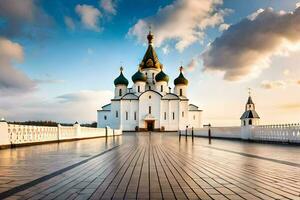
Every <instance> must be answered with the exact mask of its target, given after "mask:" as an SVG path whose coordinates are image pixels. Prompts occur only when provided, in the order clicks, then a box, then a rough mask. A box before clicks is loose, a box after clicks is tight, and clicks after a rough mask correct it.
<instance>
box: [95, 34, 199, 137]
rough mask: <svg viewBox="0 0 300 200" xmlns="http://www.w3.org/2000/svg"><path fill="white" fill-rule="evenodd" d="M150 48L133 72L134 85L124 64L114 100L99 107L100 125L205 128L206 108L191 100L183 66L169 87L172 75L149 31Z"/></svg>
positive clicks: (145, 128)
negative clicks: (202, 116) (203, 118)
mask: <svg viewBox="0 0 300 200" xmlns="http://www.w3.org/2000/svg"><path fill="white" fill-rule="evenodd" d="M147 39H148V48H147V51H146V53H145V55H144V57H143V60H142V61H141V63H140V64H139V69H138V70H137V72H136V73H135V74H134V75H133V76H132V78H131V79H132V82H133V85H132V87H131V88H129V87H128V85H129V81H128V80H127V79H126V77H125V76H124V74H123V68H122V67H121V68H120V75H119V76H118V77H117V78H116V79H115V80H114V85H115V94H114V98H113V99H111V103H110V104H107V105H105V106H103V107H102V109H101V110H98V111H97V114H98V127H101V128H103V127H107V126H108V127H111V128H116V129H122V130H123V131H177V130H184V129H186V128H187V127H188V128H192V127H193V128H202V119H201V115H202V110H199V109H198V107H197V106H196V105H193V104H189V99H188V97H187V87H188V80H187V79H186V78H185V77H184V75H183V67H182V66H181V67H180V68H179V76H178V77H177V78H176V79H175V80H174V85H175V87H174V89H173V91H172V89H171V87H169V76H168V75H167V74H166V73H165V72H164V71H163V65H162V64H161V63H160V62H159V59H158V57H157V54H156V52H155V49H154V47H153V39H154V36H153V34H152V33H151V31H150V32H149V34H148V36H147Z"/></svg>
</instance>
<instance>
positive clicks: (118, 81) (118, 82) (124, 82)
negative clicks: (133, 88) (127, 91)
mask: <svg viewBox="0 0 300 200" xmlns="http://www.w3.org/2000/svg"><path fill="white" fill-rule="evenodd" d="M120 71H121V73H120V76H118V78H116V79H115V81H114V84H115V85H126V86H128V84H129V82H128V80H127V79H126V78H125V76H124V75H123V68H122V67H121V68H120Z"/></svg>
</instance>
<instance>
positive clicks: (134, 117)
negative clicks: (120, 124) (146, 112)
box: [134, 112, 136, 120]
mask: <svg viewBox="0 0 300 200" xmlns="http://www.w3.org/2000/svg"><path fill="white" fill-rule="evenodd" d="M134 120H136V112H134Z"/></svg>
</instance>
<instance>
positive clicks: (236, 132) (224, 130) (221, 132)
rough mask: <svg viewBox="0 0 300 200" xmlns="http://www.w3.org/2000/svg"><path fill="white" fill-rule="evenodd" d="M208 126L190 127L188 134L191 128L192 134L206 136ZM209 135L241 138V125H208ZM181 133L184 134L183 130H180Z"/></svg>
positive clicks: (190, 133)
mask: <svg viewBox="0 0 300 200" xmlns="http://www.w3.org/2000/svg"><path fill="white" fill-rule="evenodd" d="M208 129H209V128H208V127H204V128H199V129H192V128H188V135H192V130H193V131H194V136H201V137H208ZM210 132H211V137H215V138H241V127H239V126H233V127H210ZM181 134H183V135H184V134H185V131H181Z"/></svg>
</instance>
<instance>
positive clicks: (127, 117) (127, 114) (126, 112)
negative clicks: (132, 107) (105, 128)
mask: <svg viewBox="0 0 300 200" xmlns="http://www.w3.org/2000/svg"><path fill="white" fill-rule="evenodd" d="M126 120H128V112H126Z"/></svg>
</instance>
